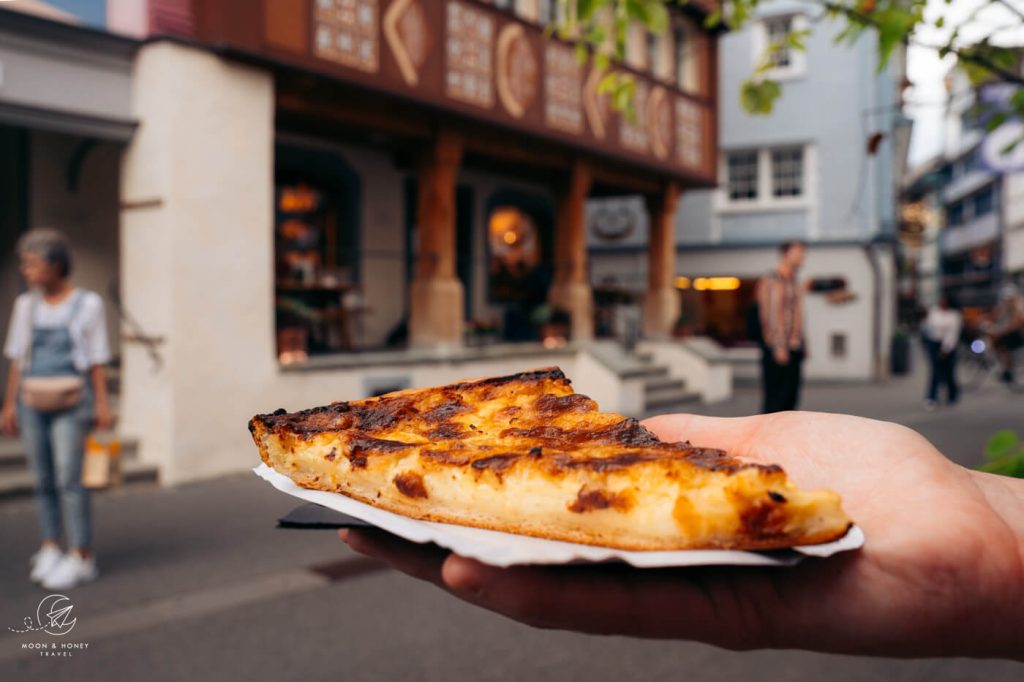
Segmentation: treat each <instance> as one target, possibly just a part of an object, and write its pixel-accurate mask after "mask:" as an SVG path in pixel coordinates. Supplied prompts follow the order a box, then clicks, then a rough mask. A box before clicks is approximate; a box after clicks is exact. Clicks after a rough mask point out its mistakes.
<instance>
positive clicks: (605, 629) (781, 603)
mask: <svg viewBox="0 0 1024 682" xmlns="http://www.w3.org/2000/svg"><path fill="white" fill-rule="evenodd" d="M852 563H853V561H852V560H849V559H848V560H847V561H840V562H838V563H836V562H833V563H832V565H831V566H828V565H825V566H823V565H819V564H818V563H816V562H810V561H808V562H806V563H804V564H802V565H801V566H797V567H790V568H755V567H735V566H733V567H728V566H716V567H691V568H682V569H635V568H632V567H630V566H625V565H619V566H581V567H567V566H560V567H537V566H519V567H512V568H497V567H494V566H488V565H486V564H482V563H480V562H477V561H474V560H472V559H467V558H465V557H461V556H458V555H454V554H453V555H451V556H450V557H449V558H448V560H447V561H446V562H445V564H444V567H443V569H442V577H443V578H444V584H445V586H446V587H447V588H448V590H449V591H450V592H451V593H452V594H454V595H455V596H457V597H459V598H460V599H463V600H464V601H467V602H469V603H471V604H475V605H476V606H480V607H482V608H485V609H488V610H491V611H494V612H496V613H499V614H501V615H504V616H506V617H509V618H512V619H514V620H517V621H520V622H523V623H526V624H528V625H532V626H534V627H541V628H555V629H565V630H574V631H580V632H587V633H592V634H620V635H629V636H635V637H646V638H657V639H666V638H671V639H688V640H694V641H701V642H706V643H709V644H714V645H715V646H721V647H725V648H729V649H737V650H746V649H756V648H765V647H776V648H778V647H782V648H791V647H801V648H802V647H807V646H812V648H817V649H820V650H823V651H837V652H853V651H857V650H858V648H859V647H861V646H862V645H864V644H865V641H867V640H870V639H871V638H872V637H871V634H870V633H871V631H872V630H871V628H867V631H865V630H864V628H863V627H862V626H863V625H864V624H863V623H859V622H857V620H858V619H857V618H854V617H852V616H853V614H852V613H850V614H843V615H849V616H850V617H847V618H842V617H839V618H837V617H836V614H837V612H839V611H842V609H837V608H835V605H834V604H832V603H831V601H833V600H823V598H822V595H823V594H826V595H827V594H828V591H827V590H828V589H829V588H833V589H836V588H845V587H847V585H845V584H844V583H845V581H846V580H847V577H848V571H847V569H849V568H850V566H851V564H852ZM823 602H825V603H823ZM854 610H855V609H854Z"/></svg>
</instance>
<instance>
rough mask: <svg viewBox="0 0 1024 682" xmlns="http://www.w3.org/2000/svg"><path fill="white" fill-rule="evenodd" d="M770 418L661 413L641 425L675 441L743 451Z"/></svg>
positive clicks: (655, 433) (667, 440) (665, 438)
mask: <svg viewBox="0 0 1024 682" xmlns="http://www.w3.org/2000/svg"><path fill="white" fill-rule="evenodd" d="M766 419H769V417H704V416H701V415H696V414H664V415H660V416H657V417H651V418H650V419H646V420H644V422H643V425H644V426H645V427H646V428H647V429H649V430H650V431H652V432H653V433H654V435H656V436H657V437H658V438H659V439H661V440H663V441H665V442H668V443H675V442H679V441H689V442H690V443H692V444H693V445H697V446H700V447H707V448H719V449H722V450H726V451H728V452H730V453H731V454H746V453H745V452H744V451H745V450H747V449H748V447H747V446H748V445H749V444H750V442H751V441H752V439H753V436H754V434H755V433H756V432H757V430H758V429H759V428H760V427H761V426H762V425H763V423H764V421H765V420H766Z"/></svg>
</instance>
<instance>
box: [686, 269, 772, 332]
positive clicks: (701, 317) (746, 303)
mask: <svg viewBox="0 0 1024 682" xmlns="http://www.w3.org/2000/svg"><path fill="white" fill-rule="evenodd" d="M676 288H677V289H679V290H680V291H681V293H682V312H681V314H680V316H679V320H678V322H677V324H676V334H677V335H679V336H687V335H692V334H700V335H704V336H710V337H711V338H713V339H714V340H715V341H718V342H719V343H720V344H722V345H723V346H726V347H734V346H744V345H751V344H753V343H754V341H753V340H752V339H751V338H750V337H749V334H748V332H747V314H748V312H749V311H750V309H751V307H752V306H753V305H754V301H755V298H756V296H757V279H756V278H743V279H741V278H739V277H695V278H690V277H677V278H676Z"/></svg>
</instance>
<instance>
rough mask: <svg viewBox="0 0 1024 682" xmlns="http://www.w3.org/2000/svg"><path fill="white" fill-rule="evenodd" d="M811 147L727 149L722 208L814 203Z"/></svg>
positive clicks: (768, 207) (759, 207)
mask: <svg viewBox="0 0 1024 682" xmlns="http://www.w3.org/2000/svg"><path fill="white" fill-rule="evenodd" d="M813 165H814V156H813V147H808V146H803V145H785V146H778V147H761V148H758V149H739V150H733V151H727V152H725V153H723V154H722V157H721V167H720V168H721V173H722V178H721V185H722V191H721V192H720V193H719V194H718V195H717V196H718V197H719V198H718V199H716V201H717V202H720V203H718V206H719V208H720V209H721V210H726V211H728V210H748V209H750V210H761V209H772V208H792V207H797V206H804V207H806V206H811V205H813V197H812V196H810V195H811V194H812V193H813V189H812V187H811V184H810V183H811V180H812V178H813V176H812V173H813Z"/></svg>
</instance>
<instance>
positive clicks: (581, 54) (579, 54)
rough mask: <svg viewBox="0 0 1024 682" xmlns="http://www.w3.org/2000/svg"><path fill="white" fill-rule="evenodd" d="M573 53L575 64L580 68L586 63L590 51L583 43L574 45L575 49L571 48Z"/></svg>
mask: <svg viewBox="0 0 1024 682" xmlns="http://www.w3.org/2000/svg"><path fill="white" fill-rule="evenodd" d="M573 52H575V54H576V63H577V64H579V65H580V66H582V65H583V64H586V63H587V58H588V57H589V56H590V51H589V50H587V46H586V44H585V43H576V47H574V48H573Z"/></svg>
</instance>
